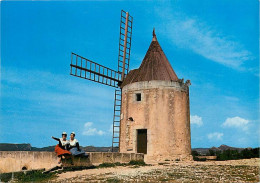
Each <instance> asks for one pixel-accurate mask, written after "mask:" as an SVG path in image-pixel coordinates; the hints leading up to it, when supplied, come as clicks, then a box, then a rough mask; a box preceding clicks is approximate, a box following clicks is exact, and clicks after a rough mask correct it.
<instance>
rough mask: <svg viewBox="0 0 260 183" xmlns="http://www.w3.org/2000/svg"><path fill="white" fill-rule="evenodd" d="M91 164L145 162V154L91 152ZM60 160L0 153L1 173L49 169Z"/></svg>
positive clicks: (50, 156)
mask: <svg viewBox="0 0 260 183" xmlns="http://www.w3.org/2000/svg"><path fill="white" fill-rule="evenodd" d="M87 154H89V160H88V162H90V164H94V165H97V164H100V163H114V162H120V163H128V162H129V161H131V160H144V155H143V154H140V153H138V154H135V153H112V152H89V153H87ZM57 162H58V158H57V156H56V153H54V152H31V151H0V173H6V172H16V171H21V170H22V169H27V170H32V169H42V168H45V169H49V168H52V167H54V166H56V165H57Z"/></svg>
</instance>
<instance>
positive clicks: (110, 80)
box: [70, 53, 121, 87]
mask: <svg viewBox="0 0 260 183" xmlns="http://www.w3.org/2000/svg"><path fill="white" fill-rule="evenodd" d="M70 74H71V75H73V76H76V77H80V78H84V79H88V80H91V81H94V82H98V83H101V84H105V85H108V86H112V87H119V85H120V84H121V80H120V74H119V73H118V72H117V71H115V70H112V69H110V68H108V67H105V66H102V65H100V64H98V63H95V62H93V61H91V60H89V59H86V58H84V57H82V56H79V55H77V54H75V53H71V64H70Z"/></svg>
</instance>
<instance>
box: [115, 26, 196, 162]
mask: <svg viewBox="0 0 260 183" xmlns="http://www.w3.org/2000/svg"><path fill="white" fill-rule="evenodd" d="M189 85H190V81H189V80H187V81H186V82H185V83H184V80H183V79H178V77H177V75H176V73H175V72H174V70H173V68H172V67H171V65H170V63H169V61H168V59H167V58H166V56H165V54H164V52H163V50H162V48H161V46H160V44H159V42H158V41H157V38H156V35H155V32H154V31H153V39H152V42H151V44H150V47H149V49H148V51H147V53H146V55H145V57H144V59H143V61H142V64H141V65H140V67H139V68H138V69H134V70H131V71H130V72H129V74H128V75H127V76H126V78H125V79H124V81H123V83H122V84H121V86H120V87H121V89H122V106H121V122H120V123H121V127H120V143H119V150H120V152H129V153H130V152H132V153H144V154H146V159H147V160H165V159H168V160H177V159H178V160H190V159H192V157H191V137H190V106H189Z"/></svg>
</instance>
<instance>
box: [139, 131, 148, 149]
mask: <svg viewBox="0 0 260 183" xmlns="http://www.w3.org/2000/svg"><path fill="white" fill-rule="evenodd" d="M137 153H144V154H147V129H139V130H137Z"/></svg>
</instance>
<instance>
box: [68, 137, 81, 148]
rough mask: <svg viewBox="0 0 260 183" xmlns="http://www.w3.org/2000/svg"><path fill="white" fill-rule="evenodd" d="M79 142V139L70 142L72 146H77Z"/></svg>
mask: <svg viewBox="0 0 260 183" xmlns="http://www.w3.org/2000/svg"><path fill="white" fill-rule="evenodd" d="M78 142H79V141H78V140H77V139H74V140H70V146H72V147H73V146H76V144H77V143H78Z"/></svg>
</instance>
